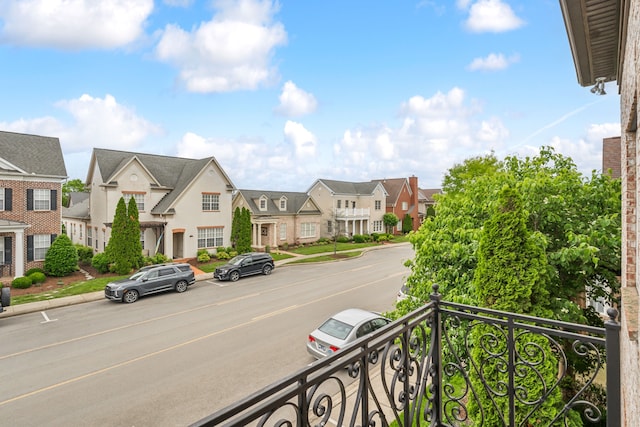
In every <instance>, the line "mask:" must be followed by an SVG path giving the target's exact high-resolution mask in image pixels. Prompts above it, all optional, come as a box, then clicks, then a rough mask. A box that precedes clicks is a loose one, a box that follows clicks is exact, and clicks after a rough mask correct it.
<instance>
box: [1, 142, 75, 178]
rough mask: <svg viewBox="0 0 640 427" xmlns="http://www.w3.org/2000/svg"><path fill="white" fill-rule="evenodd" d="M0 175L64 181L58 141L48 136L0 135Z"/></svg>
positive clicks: (64, 168) (64, 169)
mask: <svg viewBox="0 0 640 427" xmlns="http://www.w3.org/2000/svg"><path fill="white" fill-rule="evenodd" d="M0 171H2V172H3V173H9V174H19V175H38V176H43V177H52V178H61V179H66V178H67V168H66V167H65V165H64V157H63V156H62V149H61V148H60V140H59V139H58V138H53V137H50V136H38V135H28V134H23V133H13V132H4V131H0Z"/></svg>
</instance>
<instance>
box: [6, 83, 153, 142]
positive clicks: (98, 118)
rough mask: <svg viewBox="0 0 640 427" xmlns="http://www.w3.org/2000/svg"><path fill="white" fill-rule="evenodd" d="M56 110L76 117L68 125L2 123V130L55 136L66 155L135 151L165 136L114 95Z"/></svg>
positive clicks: (63, 105) (86, 97) (46, 121)
mask: <svg viewBox="0 0 640 427" xmlns="http://www.w3.org/2000/svg"><path fill="white" fill-rule="evenodd" d="M56 106H57V107H58V108H60V109H62V110H65V111H66V112H67V113H69V114H70V115H71V117H72V119H73V120H72V122H71V123H70V124H67V123H65V122H63V121H61V120H59V119H57V118H54V117H41V118H34V119H21V120H18V121H15V122H12V123H0V128H2V129H5V130H9V131H12V132H21V133H31V134H37V135H46V136H53V137H57V138H59V139H60V144H61V145H62V149H63V151H64V152H65V153H73V152H79V151H86V150H89V149H90V148H91V147H104V148H113V149H116V150H132V149H134V148H135V147H136V146H138V145H139V144H140V143H141V142H142V141H143V140H144V139H145V138H146V137H148V136H149V135H151V134H158V133H160V132H161V130H160V128H159V127H158V126H157V125H154V124H152V123H150V122H148V121H147V120H145V119H143V118H142V117H140V116H138V115H137V114H136V113H135V112H134V111H133V110H131V109H129V108H127V107H125V106H123V105H121V104H118V102H117V101H116V99H115V98H114V97H113V96H111V95H108V94H107V95H106V96H105V97H104V98H93V97H91V96H90V95H86V94H85V95H82V96H81V97H80V98H77V99H71V100H63V101H59V102H58V103H56Z"/></svg>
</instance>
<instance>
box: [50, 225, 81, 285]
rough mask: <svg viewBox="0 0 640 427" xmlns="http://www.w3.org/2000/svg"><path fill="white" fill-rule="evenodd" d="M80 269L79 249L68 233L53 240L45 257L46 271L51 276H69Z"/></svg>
mask: <svg viewBox="0 0 640 427" xmlns="http://www.w3.org/2000/svg"><path fill="white" fill-rule="evenodd" d="M76 270H78V251H77V250H76V247H75V246H74V244H73V243H72V242H71V239H70V238H69V236H67V235H66V234H60V235H58V237H56V239H55V240H54V241H53V243H52V244H51V246H50V247H49V250H47V254H46V255H45V258H44V271H45V272H46V273H47V274H48V275H49V276H55V277H62V276H68V275H69V274H71V273H73V272H74V271H76Z"/></svg>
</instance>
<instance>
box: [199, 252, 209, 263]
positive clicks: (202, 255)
mask: <svg viewBox="0 0 640 427" xmlns="http://www.w3.org/2000/svg"><path fill="white" fill-rule="evenodd" d="M197 259H198V262H209V261H211V256H210V255H209V253H208V252H207V251H204V252H201V253H198V257H197Z"/></svg>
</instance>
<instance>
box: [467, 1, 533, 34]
mask: <svg viewBox="0 0 640 427" xmlns="http://www.w3.org/2000/svg"><path fill="white" fill-rule="evenodd" d="M458 6H459V7H461V8H463V9H467V8H468V9H469V17H468V18H467V20H466V21H465V27H466V28H467V29H469V30H470V31H473V32H477V33H481V32H493V33H501V32H504V31H510V30H515V29H517V28H520V27H521V26H523V25H524V21H523V20H522V19H520V18H518V16H516V14H515V13H514V12H513V10H512V9H511V6H509V5H508V4H507V3H505V2H503V1H502V0H477V1H474V2H471V1H460V2H458Z"/></svg>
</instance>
